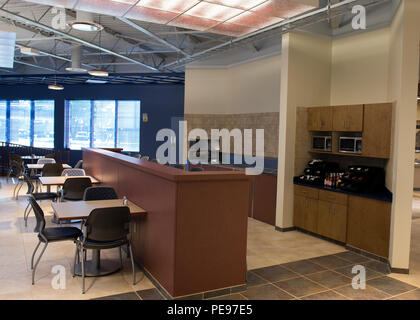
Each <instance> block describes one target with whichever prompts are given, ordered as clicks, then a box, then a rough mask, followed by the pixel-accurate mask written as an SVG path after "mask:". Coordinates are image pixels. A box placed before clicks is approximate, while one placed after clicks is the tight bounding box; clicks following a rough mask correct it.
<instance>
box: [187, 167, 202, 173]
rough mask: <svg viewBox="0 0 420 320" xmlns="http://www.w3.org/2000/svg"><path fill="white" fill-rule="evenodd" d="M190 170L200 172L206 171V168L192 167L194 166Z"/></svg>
mask: <svg viewBox="0 0 420 320" xmlns="http://www.w3.org/2000/svg"><path fill="white" fill-rule="evenodd" d="M190 171H191V172H194V171H196V172H199V171H204V170H203V168H201V167H192V168H191V169H190Z"/></svg>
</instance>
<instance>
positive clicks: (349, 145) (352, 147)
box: [338, 137, 362, 153]
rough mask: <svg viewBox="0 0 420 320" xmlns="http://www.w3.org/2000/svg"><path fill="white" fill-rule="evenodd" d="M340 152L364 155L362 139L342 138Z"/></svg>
mask: <svg viewBox="0 0 420 320" xmlns="http://www.w3.org/2000/svg"><path fill="white" fill-rule="evenodd" d="M338 151H339V152H344V153H362V138H361V137H340V144H339V148H338Z"/></svg>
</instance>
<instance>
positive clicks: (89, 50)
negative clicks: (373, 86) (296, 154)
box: [0, 0, 400, 84]
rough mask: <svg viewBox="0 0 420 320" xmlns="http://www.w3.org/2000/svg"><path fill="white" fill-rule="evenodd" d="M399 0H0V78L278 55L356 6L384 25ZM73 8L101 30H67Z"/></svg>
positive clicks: (342, 27)
mask: <svg viewBox="0 0 420 320" xmlns="http://www.w3.org/2000/svg"><path fill="white" fill-rule="evenodd" d="M399 2H400V0H334V1H331V3H330V6H328V0H319V1H318V0H204V1H201V0H30V1H23V0H0V26H1V25H2V24H3V25H7V26H9V27H10V26H11V27H13V28H15V30H16V45H15V55H14V66H13V68H0V75H8V76H9V77H4V78H10V77H13V76H20V75H37V74H46V75H48V74H59V75H61V76H65V75H66V74H68V75H73V76H74V78H77V77H80V79H84V80H89V79H90V80H95V79H96V78H95V77H90V78H89V77H88V76H87V73H81V74H78V73H75V72H73V71H71V70H72V69H70V68H71V67H73V70H78V69H85V70H94V69H101V70H106V71H107V72H109V73H111V74H124V75H125V74H129V73H138V74H140V73H142V74H144V73H150V72H153V73H173V72H183V71H184V68H185V66H186V65H187V64H193V65H194V64H195V65H196V64H200V63H204V64H206V61H207V62H209V63H213V64H215V65H222V64H232V63H235V62H238V61H241V60H244V59H252V58H255V57H258V56H264V55H269V54H275V53H278V52H279V51H280V50H281V35H282V34H283V33H284V32H288V31H289V30H291V29H299V30H306V31H310V32H316V33H320V34H323V35H326V36H331V37H333V36H340V35H342V34H345V33H349V32H354V30H351V28H349V24H350V21H351V7H352V6H353V5H355V4H357V3H361V4H364V5H366V7H367V10H368V14H369V17H370V19H369V20H368V23H369V25H370V27H375V26H383V25H386V24H388V23H389V22H390V21H391V19H392V16H393V14H394V12H395V10H396V8H397V7H398V4H399ZM80 12H89V13H91V14H90V16H91V19H92V22H93V23H95V24H98V25H100V26H102V27H103V29H102V31H100V32H97V31H96V32H86V31H78V30H76V29H74V28H72V27H71V23H72V22H74V21H76V20H78V13H80ZM60 13H62V14H63V15H64V16H65V23H64V24H62V25H61V28H59V27H57V26H56V25H54V21H55V22H57V19H58V17H59V14H60ZM385 13H386V14H385ZM60 17H63V16H60ZM69 70H70V71H69ZM79 71H82V70H79ZM73 76H72V77H71V78H72V79H73ZM16 79H17V78H16ZM36 79H38V78H36ZM47 79H48V77H47ZM84 80H83V81H84ZM44 81H45V79H44ZM69 81H74V80H69ZM12 82H13V81H9V83H12ZM1 83H2V81H1V79H0V84H1Z"/></svg>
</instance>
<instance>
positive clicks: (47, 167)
mask: <svg viewBox="0 0 420 320" xmlns="http://www.w3.org/2000/svg"><path fill="white" fill-rule="evenodd" d="M63 170H64V169H63V165H62V164H61V163H46V164H44V167H43V168H42V176H43V177H58V176H61V173H62V172H63Z"/></svg>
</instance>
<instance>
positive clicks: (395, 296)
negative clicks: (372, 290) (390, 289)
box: [386, 288, 419, 300]
mask: <svg viewBox="0 0 420 320" xmlns="http://www.w3.org/2000/svg"><path fill="white" fill-rule="evenodd" d="M418 289H419V288H415V289H412V290H409V291H406V292H402V293H399V294H396V295H393V296H390V297H389V298H387V299H386V300H389V299H393V298H397V297H399V296H402V295H404V294H407V293H410V292H414V291H416V290H418Z"/></svg>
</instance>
